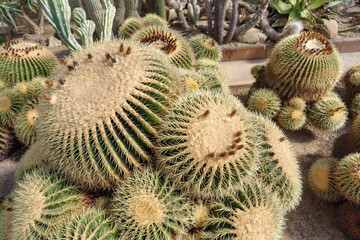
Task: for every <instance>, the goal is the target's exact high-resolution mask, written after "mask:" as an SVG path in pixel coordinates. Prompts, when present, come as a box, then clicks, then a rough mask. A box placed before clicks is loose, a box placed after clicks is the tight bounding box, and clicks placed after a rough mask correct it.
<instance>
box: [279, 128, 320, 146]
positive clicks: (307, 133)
mask: <svg viewBox="0 0 360 240" xmlns="http://www.w3.org/2000/svg"><path fill="white" fill-rule="evenodd" d="M283 131H284V133H285V134H286V136H287V137H288V138H289V140H290V141H291V142H296V143H307V142H312V141H314V140H315V139H316V135H315V134H314V133H313V132H312V131H311V130H309V129H307V128H303V129H301V130H299V131H289V130H285V129H283Z"/></svg>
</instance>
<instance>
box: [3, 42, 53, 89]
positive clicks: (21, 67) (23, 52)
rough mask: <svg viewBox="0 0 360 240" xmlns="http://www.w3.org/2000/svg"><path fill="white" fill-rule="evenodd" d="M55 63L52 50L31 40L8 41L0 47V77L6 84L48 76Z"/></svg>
mask: <svg viewBox="0 0 360 240" xmlns="http://www.w3.org/2000/svg"><path fill="white" fill-rule="evenodd" d="M57 64H58V60H57V58H56V57H55V55H54V54H53V53H52V52H50V51H49V50H48V49H46V48H45V47H43V46H41V45H39V44H36V43H33V42H25V41H9V42H6V43H4V44H3V45H2V46H1V48H0V68H1V71H0V79H1V80H2V81H4V82H5V84H7V85H8V86H12V85H14V84H16V83H17V82H24V81H30V80H31V79H33V78H34V77H36V76H41V75H42V76H49V75H50V74H51V73H52V72H53V70H54V68H55V67H56V66H57Z"/></svg>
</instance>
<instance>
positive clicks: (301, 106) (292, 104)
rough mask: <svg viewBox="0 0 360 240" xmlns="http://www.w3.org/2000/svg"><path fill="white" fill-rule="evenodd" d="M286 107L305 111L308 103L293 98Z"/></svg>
mask: <svg viewBox="0 0 360 240" xmlns="http://www.w3.org/2000/svg"><path fill="white" fill-rule="evenodd" d="M286 106H290V107H293V108H295V109H299V110H301V111H305V109H306V102H305V101H304V100H303V99H302V98H298V97H295V98H291V99H290V100H289V101H287V103H286Z"/></svg>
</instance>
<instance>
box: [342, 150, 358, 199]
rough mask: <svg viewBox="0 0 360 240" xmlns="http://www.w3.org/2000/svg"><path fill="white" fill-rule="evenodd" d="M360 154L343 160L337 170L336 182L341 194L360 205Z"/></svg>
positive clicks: (353, 154) (350, 155)
mask: <svg viewBox="0 0 360 240" xmlns="http://www.w3.org/2000/svg"><path fill="white" fill-rule="evenodd" d="M359 169H360V153H352V154H349V155H347V156H346V157H344V158H343V159H341V161H340V162H339V163H338V166H337V168H336V182H337V188H338V189H339V191H340V193H341V194H342V195H343V196H344V197H345V198H347V199H348V200H350V201H352V202H355V203H360V171H359Z"/></svg>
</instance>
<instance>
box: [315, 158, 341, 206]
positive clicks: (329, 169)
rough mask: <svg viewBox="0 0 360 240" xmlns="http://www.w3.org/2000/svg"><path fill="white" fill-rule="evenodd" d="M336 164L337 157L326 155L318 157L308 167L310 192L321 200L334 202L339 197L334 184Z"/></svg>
mask: <svg viewBox="0 0 360 240" xmlns="http://www.w3.org/2000/svg"><path fill="white" fill-rule="evenodd" d="M337 164H338V160H337V159H335V158H331V157H327V158H320V159H318V160H317V161H316V162H314V163H313V164H312V165H311V167H310V170H309V174H308V183H309V186H310V189H311V190H312V192H313V193H314V194H315V195H316V196H317V197H318V198H320V199H321V200H324V201H327V202H336V201H339V200H340V199H341V195H340V193H339V191H338V190H337V186H336V177H335V174H336V167H337Z"/></svg>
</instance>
